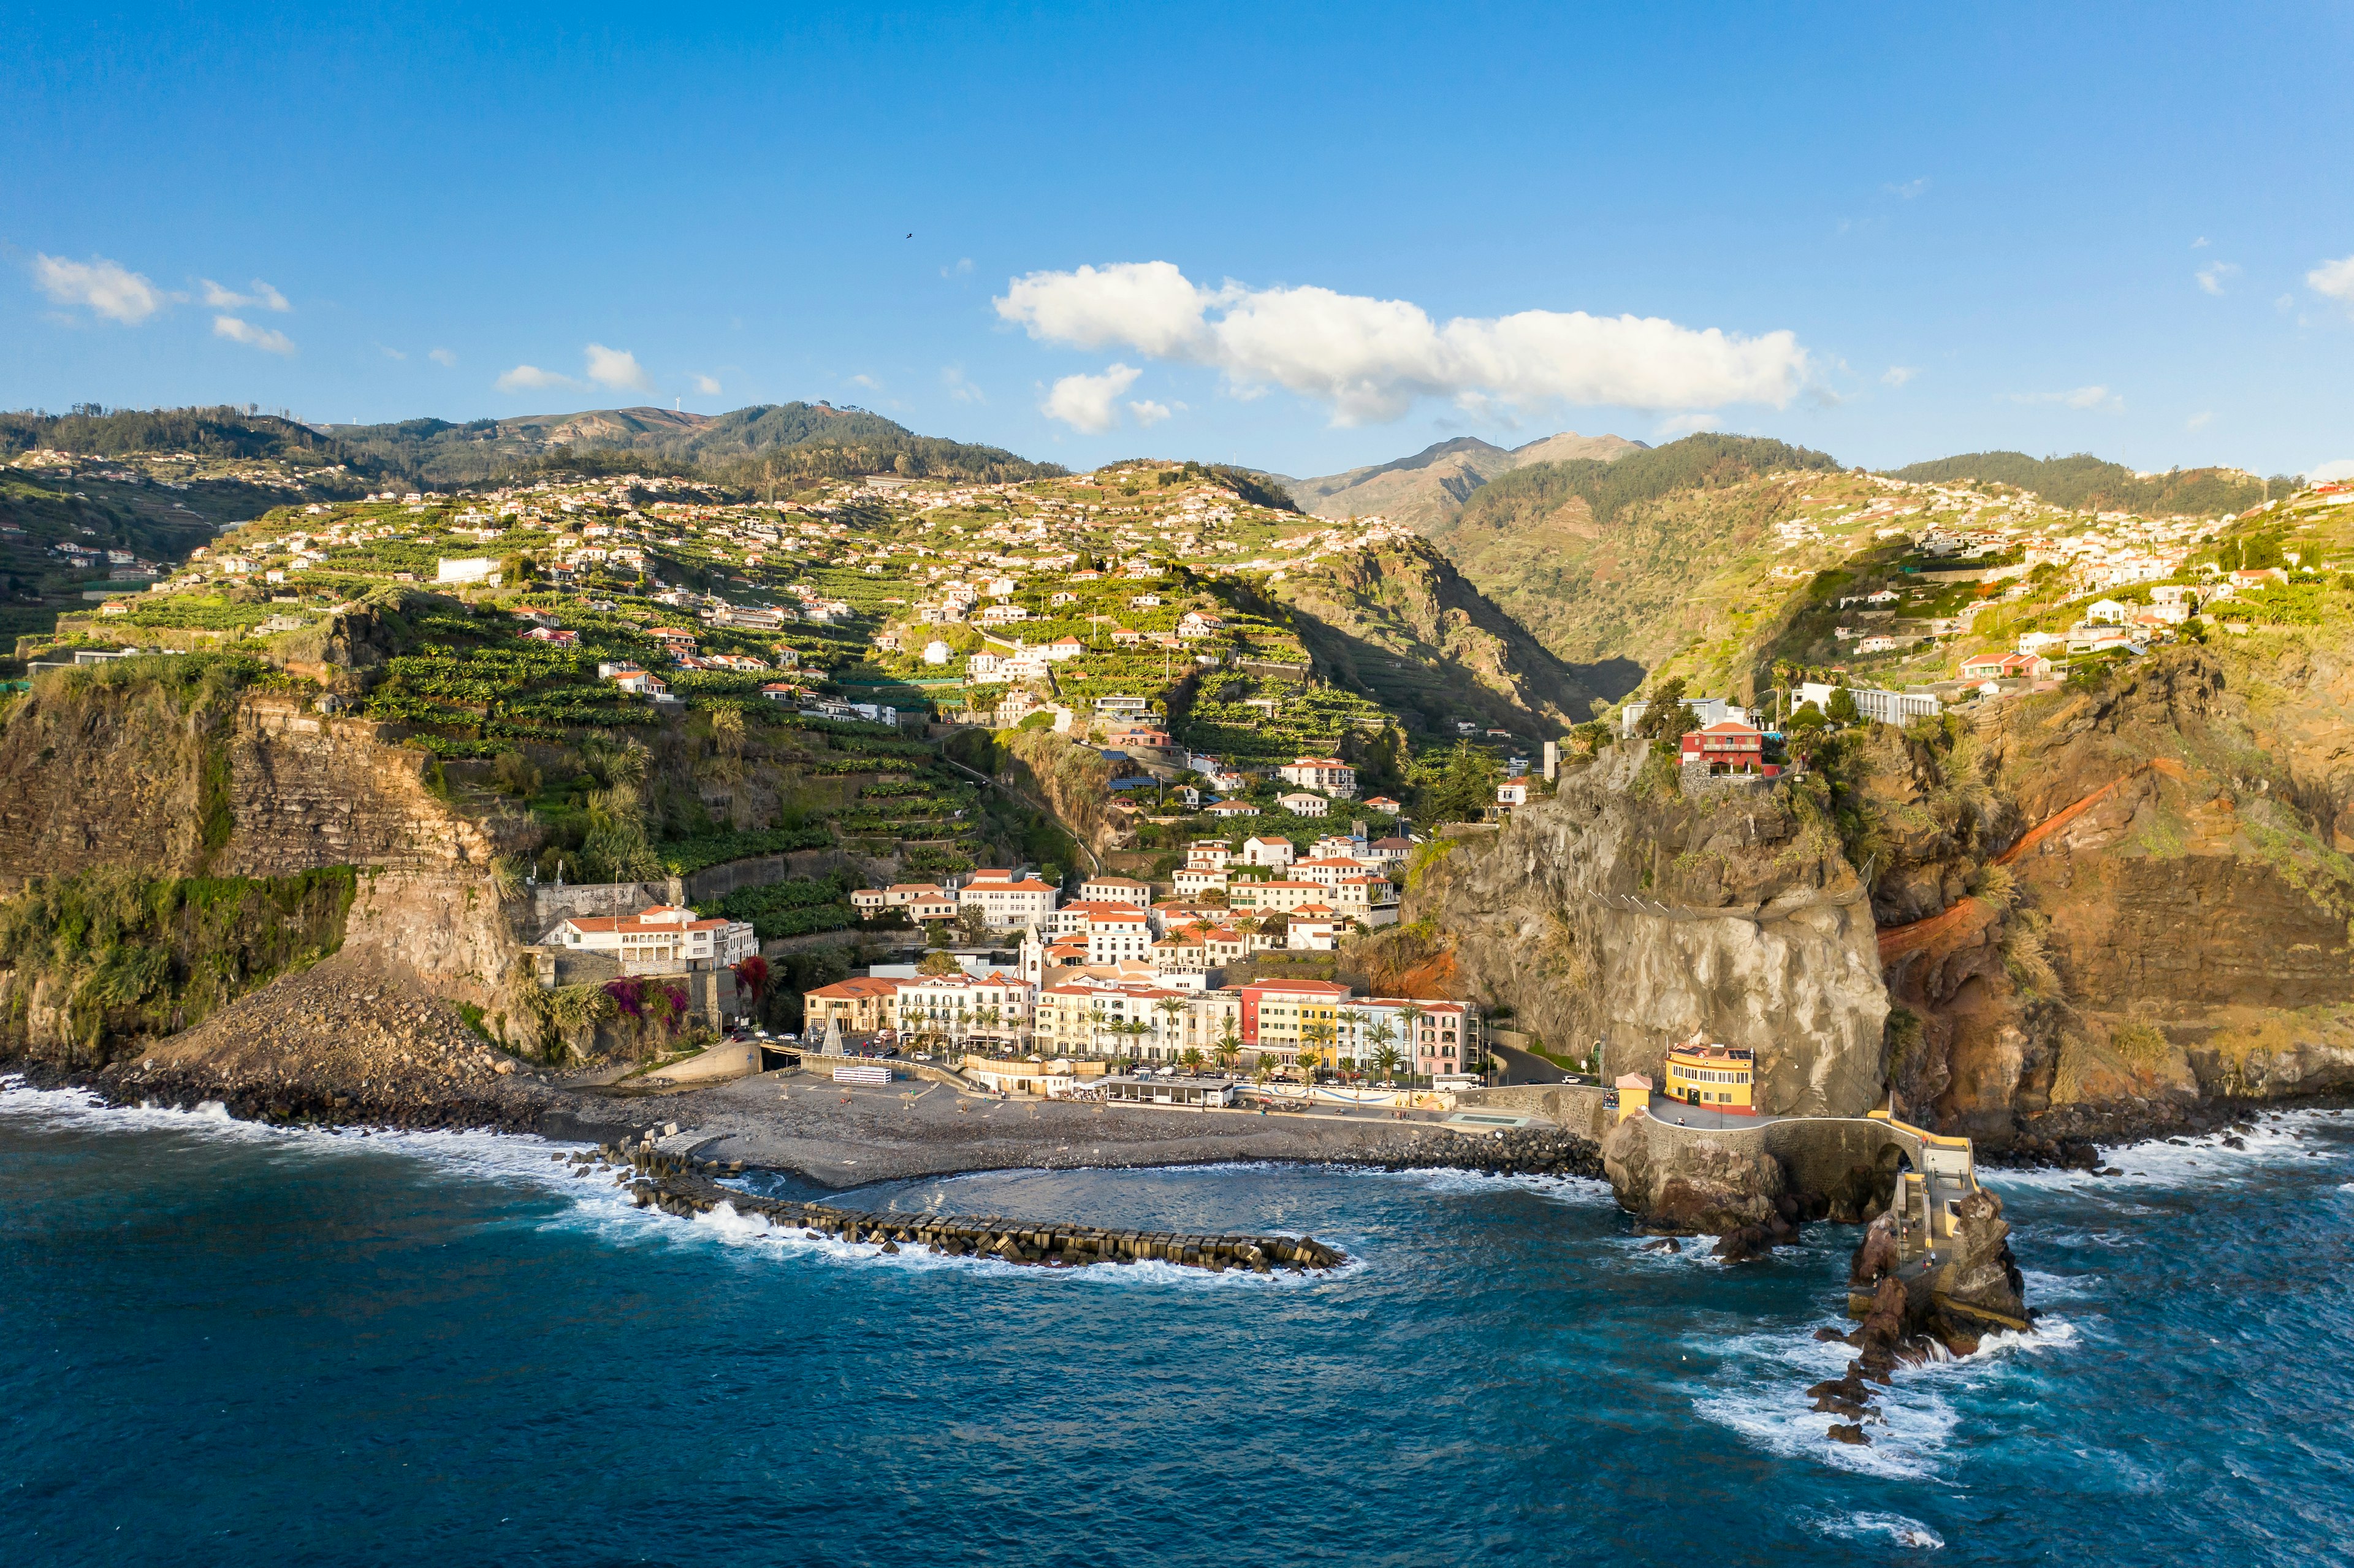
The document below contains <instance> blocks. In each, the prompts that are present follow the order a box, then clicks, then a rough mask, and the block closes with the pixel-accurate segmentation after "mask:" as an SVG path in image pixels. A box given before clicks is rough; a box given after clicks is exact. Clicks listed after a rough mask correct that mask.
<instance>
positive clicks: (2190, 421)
mask: <svg viewBox="0 0 2354 1568" xmlns="http://www.w3.org/2000/svg"><path fill="white" fill-rule="evenodd" d="M2214 422H2215V410H2214V409H2212V408H2202V409H2200V411H2199V412H2198V413H2196V414H2193V415H2191V416H2190V418H2187V419H2185V420H2183V421H2182V428H2183V429H2186V430H2203V429H2206V428H2207V427H2208V426H2210V425H2211V424H2213V423H2214Z"/></svg>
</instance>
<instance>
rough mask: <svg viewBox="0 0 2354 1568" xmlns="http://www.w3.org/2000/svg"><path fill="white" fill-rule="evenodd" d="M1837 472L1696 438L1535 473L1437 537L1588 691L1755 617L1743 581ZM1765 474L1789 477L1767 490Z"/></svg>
mask: <svg viewBox="0 0 2354 1568" xmlns="http://www.w3.org/2000/svg"><path fill="white" fill-rule="evenodd" d="M1839 471H1840V469H1839V464H1838V463H1837V461H1834V460H1833V459H1831V458H1829V457H1827V456H1825V455H1824V454H1823V453H1821V452H1816V451H1809V450H1806V449H1805V448H1803V447H1793V446H1789V445H1787V444H1785V443H1784V442H1781V441H1774V440H1752V439H1749V438H1746V437H1741V436H1725V435H1713V434H1711V435H1697V436H1689V437H1686V438H1685V439H1684V440H1681V441H1676V442H1672V443H1670V445H1667V446H1663V447H1658V448H1654V449H1651V450H1645V451H1635V452H1630V453H1628V455H1626V456H1624V457H1620V458H1618V459H1617V460H1616V461H1609V462H1603V461H1596V460H1593V459H1583V460H1578V461H1569V462H1551V463H1533V464H1531V465H1530V466H1528V467H1526V468H1522V469H1515V470H1512V471H1510V472H1508V473H1505V474H1502V475H1501V476H1500V477H1498V478H1497V479H1495V480H1493V481H1491V482H1489V483H1488V484H1486V485H1484V486H1482V487H1481V488H1480V489H1479V491H1478V492H1476V493H1474V494H1473V495H1472V497H1471V499H1470V500H1469V502H1468V503H1466V504H1465V506H1464V508H1463V511H1462V513H1461V514H1459V515H1458V517H1457V518H1456V519H1455V520H1454V521H1453V522H1452V523H1451V524H1447V525H1445V526H1443V527H1442V528H1441V529H1439V530H1438V531H1437V533H1436V534H1435V535H1434V538H1435V540H1436V542H1437V545H1438V546H1439V547H1440V548H1441V549H1442V550H1444V551H1445V552H1446V553H1447V556H1448V558H1449V559H1451V560H1452V561H1454V563H1455V564H1456V566H1457V567H1458V568H1459V569H1460V570H1461V571H1462V573H1463V575H1464V577H1467V578H1469V580H1470V582H1471V583H1472V584H1473V585H1474V586H1476V587H1477V588H1479V590H1480V591H1481V592H1482V593H1484V594H1485V595H1486V596H1487V597H1488V598H1490V599H1493V600H1494V601H1495V602H1496V603H1497V604H1499V605H1500V606H1501V607H1502V608H1503V609H1505V610H1506V611H1507V612H1508V613H1509V614H1510V615H1511V617H1512V618H1513V619H1514V620H1518V621H1519V622H1520V623H1521V624H1522V626H1525V627H1526V628H1527V629H1528V630H1529V631H1530V632H1531V633H1532V634H1533V635H1534V636H1535V637H1536V639H1537V641H1540V642H1542V643H1543V645H1544V646H1545V648H1547V649H1548V650H1550V651H1551V652H1552V653H1553V655H1554V656H1555V657H1556V658H1559V659H1561V660H1563V661H1565V662H1569V663H1572V664H1578V665H1595V666H1603V667H1605V668H1604V669H1602V670H1597V671H1596V672H1595V673H1594V674H1593V675H1592V676H1591V677H1589V679H1588V680H1587V682H1586V683H1587V684H1589V685H1595V686H1596V688H1597V690H1598V692H1599V694H1601V695H1605V696H1610V697H1616V696H1618V695H1622V694H1624V693H1625V691H1626V690H1627V689H1628V687H1629V686H1630V685H1631V684H1632V683H1633V682H1634V681H1636V680H1638V679H1639V678H1640V673H1641V671H1642V670H1643V669H1648V668H1649V667H1650V666H1652V665H1654V664H1656V663H1658V662H1659V661H1660V660H1661V659H1663V658H1665V657H1666V656H1668V655H1669V654H1670V653H1672V652H1674V651H1675V650H1677V649H1679V648H1681V647H1683V646H1685V645H1687V644H1688V643H1691V642H1692V641H1700V640H1704V639H1708V638H1712V637H1714V636H1718V635H1721V634H1722V632H1723V630H1724V629H1725V628H1726V626H1727V625H1728V624H1729V622H1730V621H1731V620H1733V619H1734V618H1737V617H1739V616H1742V615H1744V614H1748V613H1751V612H1752V611H1753V610H1754V609H1755V606H1754V605H1753V604H1752V603H1751V598H1752V596H1751V595H1749V594H1748V593H1746V592H1745V591H1741V590H1740V589H1738V588H1735V587H1734V585H1736V584H1741V583H1745V582H1746V581H1747V580H1748V578H1749V577H1753V576H1754V575H1755V571H1756V569H1757V568H1759V567H1760V564H1761V563H1762V562H1763V561H1764V560H1765V557H1766V556H1767V555H1768V554H1770V553H1771V549H1772V535H1771V529H1772V525H1773V524H1775V523H1776V522H1778V521H1781V520H1782V519H1784V518H1786V517H1787V516H1789V515H1791V514H1792V513H1793V512H1794V511H1795V509H1796V507H1797V504H1798V497H1799V495H1800V494H1801V493H1803V492H1804V490H1805V488H1806V483H1805V482H1806V481H1808V480H1811V479H1813V478H1815V477H1816V476H1822V477H1824V478H1829V477H1831V476H1835V475H1837V474H1838V472H1839ZM1769 475H1783V476H1786V477H1784V478H1781V479H1777V480H1774V481H1773V482H1765V480H1766V478H1767V476H1769Z"/></svg>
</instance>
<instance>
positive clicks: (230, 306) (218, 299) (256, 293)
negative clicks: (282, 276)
mask: <svg viewBox="0 0 2354 1568" xmlns="http://www.w3.org/2000/svg"><path fill="white" fill-rule="evenodd" d="M197 281H199V282H201V283H203V284H204V286H205V303H206V304H207V305H210V306H211V307H212V308H213V309H215V310H217V311H241V310H245V309H247V308H248V307H249V306H252V305H260V307H261V308H262V309H263V310H265V311H291V310H292V309H293V308H294V307H293V306H292V305H290V304H288V303H287V302H286V296H285V295H283V294H281V293H280V292H279V291H277V290H275V289H273V288H271V287H270V285H269V284H267V283H265V282H263V281H261V280H260V279H259V278H256V279H255V280H254V281H253V292H251V293H249V294H240V293H238V292H237V291H234V290H231V289H224V288H222V287H221V286H220V285H219V284H218V283H216V282H214V281H212V280H211V279H210V278H202V279H199V280H197Z"/></svg>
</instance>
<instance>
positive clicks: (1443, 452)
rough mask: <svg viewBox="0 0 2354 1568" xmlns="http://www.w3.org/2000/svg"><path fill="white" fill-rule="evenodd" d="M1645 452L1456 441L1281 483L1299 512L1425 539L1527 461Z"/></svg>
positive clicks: (1592, 443) (1574, 436)
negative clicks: (1388, 525) (1382, 522)
mask: <svg viewBox="0 0 2354 1568" xmlns="http://www.w3.org/2000/svg"><path fill="white" fill-rule="evenodd" d="M1639 450H1643V443H1642V442H1641V441H1630V440H1626V439H1625V438H1624V437H1621V436H1581V435H1579V434H1578V433H1577V432H1576V431H1575V430H1564V431H1563V432H1561V433H1560V434H1559V435H1553V436H1546V437H1543V439H1541V440H1533V441H1530V442H1529V443H1527V444H1526V445H1525V446H1518V447H1511V448H1505V447H1500V446H1496V445H1494V444H1493V443H1491V442H1489V441H1483V440H1479V438H1478V437H1476V436H1458V437H1456V438H1455V439H1454V440H1446V441H1440V442H1438V443H1437V445H1435V446H1428V447H1425V448H1423V450H1420V451H1418V452H1416V453H1415V454H1414V455H1413V456H1412V457H1406V458H1399V459H1398V460H1397V461H1394V462H1384V463H1373V464H1371V465H1369V466H1367V467H1364V468H1352V469H1351V470H1349V471H1347V472H1346V473H1333V474H1326V475H1325V476H1324V477H1322V478H1320V479H1284V480H1281V482H1282V484H1283V485H1284V487H1285V488H1286V489H1288V490H1289V491H1290V492H1291V494H1292V498H1293V499H1294V500H1296V501H1298V502H1299V505H1300V509H1301V510H1302V511H1306V512H1312V513H1314V514H1316V515H1318V516H1320V517H1366V516H1372V515H1374V514H1379V515H1381V516H1384V517H1386V518H1388V519H1390V521H1392V522H1394V523H1403V524H1405V525H1406V526H1408V527H1410V528H1419V529H1422V530H1424V531H1425V532H1428V531H1429V530H1431V529H1433V528H1435V527H1437V526H1438V525H1439V524H1443V523H1445V522H1447V520H1449V519H1451V518H1452V517H1453V516H1454V515H1455V514H1456V513H1457V512H1458V511H1459V510H1460V509H1461V508H1462V506H1463V503H1465V502H1467V501H1469V499H1470V498H1471V493H1472V492H1473V491H1475V490H1478V489H1479V487H1480V486H1481V485H1483V484H1486V483H1488V482H1490V481H1491V480H1494V479H1495V478H1497V477H1498V476H1499V475H1500V474H1505V473H1510V472H1511V471H1512V470H1514V469H1516V468H1522V467H1524V466H1526V465H1527V464H1529V463H1532V462H1561V461H1568V460H1571V459H1576V458H1591V459H1596V460H1599V461H1610V460H1611V459H1614V458H1618V457H1623V456H1625V455H1626V454H1627V453H1628V452H1631V451H1639Z"/></svg>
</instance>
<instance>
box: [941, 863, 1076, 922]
mask: <svg viewBox="0 0 2354 1568" xmlns="http://www.w3.org/2000/svg"><path fill="white" fill-rule="evenodd" d="M1058 897H1059V895H1057V894H1056V893H1055V889H1054V888H1053V887H1051V886H1049V885H1046V884H1045V883H1043V882H1041V881H1039V880H1038V879H1037V878H1036V877H1034V876H1023V877H1020V878H1016V877H1015V876H1014V874H1013V873H1012V872H1010V871H998V870H988V871H976V872H974V873H973V874H972V877H971V880H970V881H969V882H967V883H966V884H965V885H964V886H962V887H961V888H960V889H958V890H957V908H958V910H959V912H960V913H961V912H962V911H964V910H967V909H978V910H980V911H981V918H982V919H983V920H985V921H986V922H988V924H989V927H990V929H991V930H992V931H1018V930H1020V929H1021V928H1022V927H1024V926H1027V925H1030V924H1032V923H1033V922H1036V923H1037V924H1039V925H1041V926H1044V925H1045V924H1046V923H1047V922H1048V921H1049V920H1051V919H1052V918H1053V916H1054V914H1055V902H1056V900H1057V898H1058Z"/></svg>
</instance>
